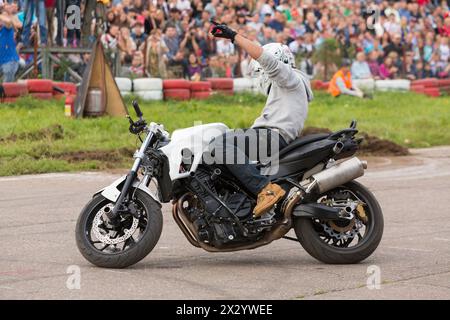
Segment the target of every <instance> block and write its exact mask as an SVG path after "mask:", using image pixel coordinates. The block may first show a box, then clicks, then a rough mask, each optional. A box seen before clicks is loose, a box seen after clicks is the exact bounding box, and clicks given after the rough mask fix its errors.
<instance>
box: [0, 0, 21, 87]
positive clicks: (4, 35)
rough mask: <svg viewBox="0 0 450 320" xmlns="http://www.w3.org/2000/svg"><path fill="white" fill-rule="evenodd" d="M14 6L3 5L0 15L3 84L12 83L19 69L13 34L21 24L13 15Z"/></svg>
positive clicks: (0, 53) (0, 64)
mask: <svg viewBox="0 0 450 320" xmlns="http://www.w3.org/2000/svg"><path fill="white" fill-rule="evenodd" d="M14 6H15V5H14V4H10V3H4V5H3V7H2V8H1V13H0V74H2V75H3V82H13V81H14V80H15V76H16V73H17V70H18V69H19V55H18V54H17V50H16V41H15V40H14V34H15V32H16V30H17V29H19V28H21V27H22V23H21V22H20V21H19V19H18V18H17V17H16V16H15V15H14V13H13V11H14Z"/></svg>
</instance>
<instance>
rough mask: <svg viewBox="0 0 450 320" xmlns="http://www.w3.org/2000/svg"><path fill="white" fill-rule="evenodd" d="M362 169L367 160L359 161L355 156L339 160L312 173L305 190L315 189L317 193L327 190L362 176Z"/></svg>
mask: <svg viewBox="0 0 450 320" xmlns="http://www.w3.org/2000/svg"><path fill="white" fill-rule="evenodd" d="M364 169H367V162H366V161H361V160H359V159H358V158H356V157H355V158H352V159H349V160H347V161H344V162H341V163H339V164H337V165H335V166H333V167H331V168H328V169H325V170H323V171H321V172H319V173H316V174H315V175H313V176H312V182H311V183H310V184H309V187H308V188H307V191H311V190H312V189H316V190H317V192H318V193H324V192H327V191H329V190H331V189H334V188H336V187H339V186H340V185H343V184H344V183H347V182H349V181H352V180H354V179H356V178H359V177H361V176H363V175H364Z"/></svg>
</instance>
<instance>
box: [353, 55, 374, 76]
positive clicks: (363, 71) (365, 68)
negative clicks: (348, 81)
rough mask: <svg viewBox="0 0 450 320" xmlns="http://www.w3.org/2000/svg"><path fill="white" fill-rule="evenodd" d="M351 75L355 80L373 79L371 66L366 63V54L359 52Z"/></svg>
mask: <svg viewBox="0 0 450 320" xmlns="http://www.w3.org/2000/svg"><path fill="white" fill-rule="evenodd" d="M351 73H352V78H353V79H371V78H372V74H371V73H370V68H369V64H368V63H367V62H366V55H365V54H364V52H358V54H357V55H356V60H355V61H354V62H353V64H352V67H351Z"/></svg>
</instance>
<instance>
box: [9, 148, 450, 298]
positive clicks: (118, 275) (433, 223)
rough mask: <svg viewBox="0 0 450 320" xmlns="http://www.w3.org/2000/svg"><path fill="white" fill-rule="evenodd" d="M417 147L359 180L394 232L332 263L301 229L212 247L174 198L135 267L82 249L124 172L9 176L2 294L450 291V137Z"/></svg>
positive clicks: (414, 294)
mask: <svg viewBox="0 0 450 320" xmlns="http://www.w3.org/2000/svg"><path fill="white" fill-rule="evenodd" d="M412 152H413V155H411V156H407V157H397V158H369V159H368V160H369V169H368V170H367V171H366V175H365V176H364V177H362V178H361V179H359V181H360V182H362V183H363V184H365V185H367V186H368V187H369V188H370V190H372V191H373V192H374V194H375V195H376V197H377V198H378V200H379V202H380V204H381V206H382V209H383V213H384V216H385V232H384V236H383V240H382V242H381V244H380V246H379V248H378V249H377V251H376V252H375V253H374V254H373V255H372V256H371V257H369V258H368V259H367V260H365V261H364V262H362V263H359V264H356V265H325V264H322V263H320V262H318V261H316V260H315V259H313V258H312V257H310V256H309V255H308V254H307V253H306V252H305V251H304V250H303V249H302V247H301V246H300V244H299V243H296V242H293V241H289V240H279V241H276V242H274V243H272V244H270V245H269V246H266V247H262V248H259V249H256V250H251V251H241V252H235V253H208V252H205V251H202V250H201V249H198V248H194V247H192V246H191V245H190V244H189V243H188V242H187V240H186V239H185V238H184V236H183V234H182V233H181V231H180V230H179V229H178V227H177V225H176V224H175V223H174V221H173V220H172V217H171V213H170V206H169V205H164V206H163V213H164V227H163V233H162V236H161V239H160V241H159V243H158V244H157V246H156V248H155V249H154V251H153V252H152V253H150V254H149V255H148V256H147V257H146V258H145V259H144V260H143V261H141V262H140V263H138V264H137V265H135V266H133V267H131V268H128V269H124V270H108V269H101V268H97V267H94V266H92V265H91V264H89V263H88V262H87V261H86V260H84V258H83V257H82V256H81V254H80V253H79V252H78V250H77V247H76V245H75V236H74V229H75V224H76V219H77V216H78V214H79V212H80V211H81V209H82V208H83V206H84V204H85V203H86V202H87V201H88V200H89V199H90V197H91V195H92V194H93V193H94V192H95V191H96V190H98V189H100V188H101V187H103V186H106V185H108V184H110V183H111V182H112V181H113V180H114V179H115V178H117V177H118V176H119V174H118V173H73V174H72V173H62V174H44V175H32V176H20V177H4V178H0V299H450V209H449V205H450V147H438V148H431V149H418V150H413V151H412ZM78 275H79V277H78ZM78 279H79V280H80V281H79V282H78ZM368 283H369V285H368ZM78 284H79V285H80V286H79V287H78Z"/></svg>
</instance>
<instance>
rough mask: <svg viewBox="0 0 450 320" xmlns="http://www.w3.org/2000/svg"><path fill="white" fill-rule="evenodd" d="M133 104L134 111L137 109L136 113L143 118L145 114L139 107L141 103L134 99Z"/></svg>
mask: <svg viewBox="0 0 450 320" xmlns="http://www.w3.org/2000/svg"><path fill="white" fill-rule="evenodd" d="M132 105H133V108H134V111H136V115H137V116H138V118H139V119H142V117H143V116H144V114H143V113H142V111H141V108H140V107H139V103H138V102H137V100H134V101H133V103H132Z"/></svg>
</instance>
